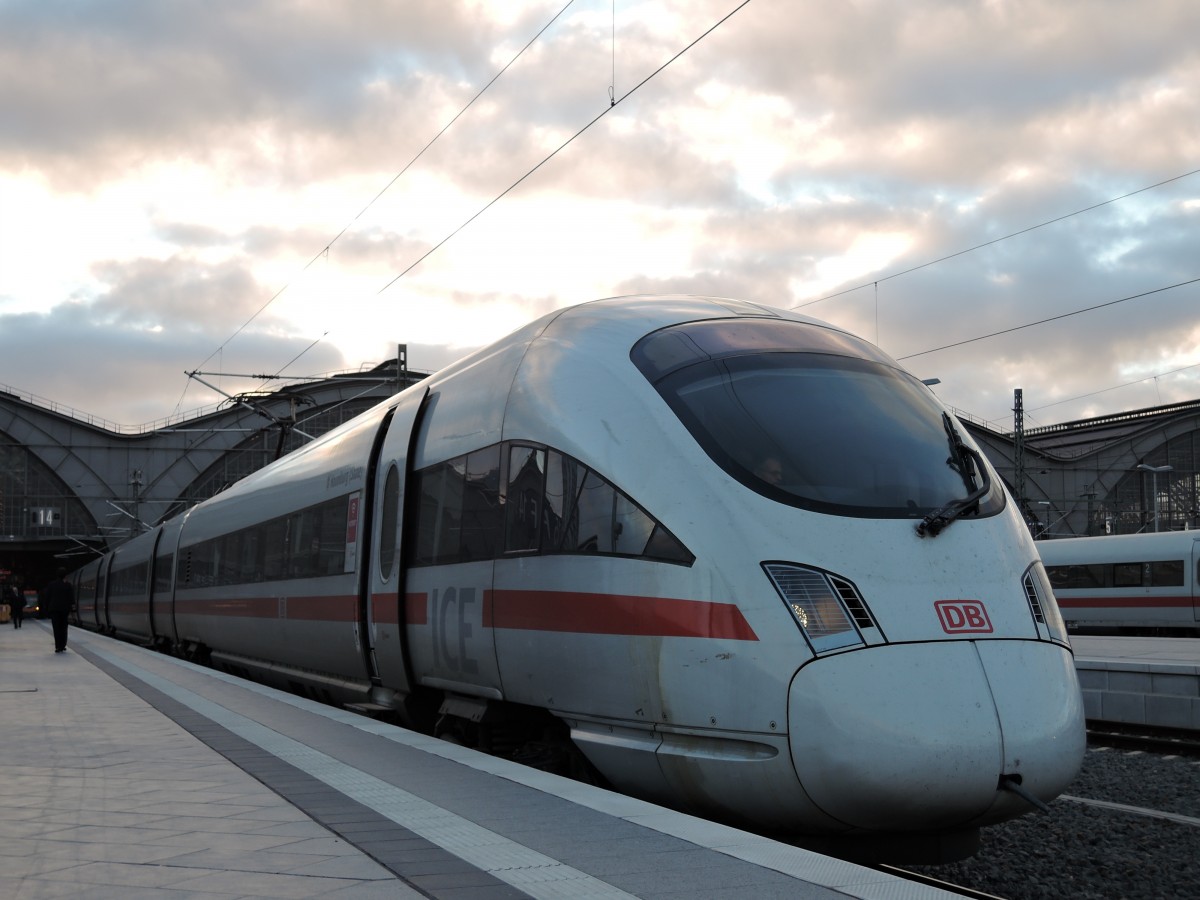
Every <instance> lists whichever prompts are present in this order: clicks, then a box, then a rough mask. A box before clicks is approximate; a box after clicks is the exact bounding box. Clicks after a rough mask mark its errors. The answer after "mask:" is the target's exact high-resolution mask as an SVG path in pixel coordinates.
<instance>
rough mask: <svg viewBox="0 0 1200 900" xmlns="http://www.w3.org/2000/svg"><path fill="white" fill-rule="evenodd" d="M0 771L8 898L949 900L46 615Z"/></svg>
mask: <svg viewBox="0 0 1200 900" xmlns="http://www.w3.org/2000/svg"><path fill="white" fill-rule="evenodd" d="M0 762H2V764H3V767H4V768H3V772H4V775H3V780H2V781H0V896H5V897H19V898H58V897H87V898H110V897H111V898H114V900H117V898H119V900H140V898H151V897H153V898H155V900H162V898H164V897H167V898H170V897H180V898H182V897H188V898H223V900H229V898H252V897H254V898H257V897H321V898H347V900H349V898H368V900H369V898H376V897H377V898H384V897H387V898H405V897H413V898H416V897H423V898H442V900H493V898H496V900H500V898H505V900H507V898H524V897H535V898H552V900H556V898H597V900H605V898H626V897H639V898H674V900H683V898H687V900H704V898H723V900H724V898H743V897H745V898H750V897H753V898H756V900H766V898H776V897H778V898H784V897H787V898H834V897H860V898H878V900H884V898H896V900H903V898H936V897H941V898H948V897H952V896H956V895H954V894H950V893H947V892H944V891H941V890H939V889H937V888H932V887H926V886H922V885H918V884H915V883H912V882H907V881H902V880H899V879H897V878H894V877H892V876H890V875H888V874H885V873H881V872H877V871H875V870H872V869H869V868H865V867H862V866H857V865H854V864H851V863H847V862H843V861H841V860H837V859H831V858H829V857H825V856H821V855H819V854H816V853H811V852H809V851H806V850H801V849H798V848H795V847H791V846H788V845H786V844H781V843H777V842H775V841H771V840H767V839H765V838H761V837H757V836H754V835H751V834H746V833H744V832H741V831H738V830H736V829H732V828H727V827H724V826H721V825H717V824H714V823H711V822H707V821H705V820H702V819H697V818H693V817H691V816H686V815H682V814H679V813H676V812H672V811H669V810H666V809H663V808H661V807H658V806H654V805H652V804H649V803H644V802H642V801H639V800H635V799H632V798H629V797H625V796H621V795H619V794H614V793H611V792H609V791H604V790H601V789H598V788H595V787H592V786H589V785H584V784H580V783H577V782H573V781H570V780H567V779H563V778H559V777H557V776H554V775H549V774H546V773H543V772H539V771H536V770H533V769H529V768H525V767H523V766H519V765H516V764H514V763H509V762H506V761H504V760H500V759H496V758H493V757H489V756H485V755H483V754H479V753H476V752H474V751H471V750H467V749H464V748H461V747H457V746H455V745H452V744H448V743H446V742H443V741H438V740H435V739H433V738H429V737H426V736H424V735H420V734H415V733H413V732H410V731H406V730H405V729H402V728H397V727H395V726H390V725H386V724H383V723H380V722H377V721H374V720H371V719H369V718H365V717H362V716H358V715H355V714H353V713H349V712H344V711H341V710H338V709H335V708H333V707H328V706H324V705H321V704H318V703H314V702H311V701H308V700H305V699H301V698H298V697H294V696H292V695H290V694H285V693H281V692H278V691H275V690H272V689H270V688H265V687H262V686H260V685H255V684H252V683H250V682H245V681H242V680H240V679H236V678H232V677H230V676H226V675H224V674H222V673H219V672H214V671H211V670H208V669H203V668H200V667H197V666H193V665H191V664H189V663H186V662H183V661H180V660H176V659H172V658H170V657H167V656H163V655H162V654H157V653H154V652H152V651H149V650H144V649H142V648H139V647H135V646H132V645H129V644H124V643H121V642H119V641H115V640H112V639H109V638H106V637H102V636H99V635H95V634H91V633H89V632H85V631H82V630H81V629H78V628H72V629H71V632H70V643H69V648H68V650H67V651H66V652H64V653H57V654H56V653H54V648H53V640H52V637H51V635H50V629H49V625H48V623H46V622H39V621H26V623H25V625H24V627H23V628H21V629H19V630H17V629H14V628H12V627H11V626H5V627H3V628H0Z"/></svg>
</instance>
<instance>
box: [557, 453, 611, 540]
mask: <svg viewBox="0 0 1200 900" xmlns="http://www.w3.org/2000/svg"><path fill="white" fill-rule="evenodd" d="M615 502H616V491H614V490H613V487H612V485H611V484H609V483H608V482H607V481H605V480H604V479H603V478H601V477H600V476H599V475H597V474H596V473H595V472H592V471H589V472H588V473H587V477H586V478H584V480H583V489H582V490H581V491H580V492H579V502H578V504H577V507H576V508H577V510H578V514H577V518H576V521H577V523H578V528H579V534H578V537H577V539H576V541H575V546H574V547H564V548H563V549H565V550H567V551H571V550H575V551H581V552H583V553H612V552H613V531H614V528H613V512H614V508H613V507H614V504H615Z"/></svg>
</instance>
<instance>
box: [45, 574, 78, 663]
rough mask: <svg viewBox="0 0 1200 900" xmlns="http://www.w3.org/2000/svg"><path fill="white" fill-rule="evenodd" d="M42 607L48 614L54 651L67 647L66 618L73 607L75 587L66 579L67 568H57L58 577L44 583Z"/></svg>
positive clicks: (60, 650) (59, 651)
mask: <svg viewBox="0 0 1200 900" xmlns="http://www.w3.org/2000/svg"><path fill="white" fill-rule="evenodd" d="M42 609H44V610H45V611H46V614H47V615H48V616H50V625H51V626H52V627H53V629H54V652H55V653H62V652H63V651H64V650H66V649H67V618H68V617H69V616H70V615H71V611H72V610H74V609H75V589H74V588H72V587H71V582H69V581H67V570H66V569H59V570H58V577H57V578H56V579H55V580H54V581H52V582H50V583H49V584H48V585H46V590H45V591H43V592H42Z"/></svg>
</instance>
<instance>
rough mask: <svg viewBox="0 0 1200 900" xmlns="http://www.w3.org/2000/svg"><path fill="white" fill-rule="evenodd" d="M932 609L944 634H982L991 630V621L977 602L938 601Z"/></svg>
mask: <svg viewBox="0 0 1200 900" xmlns="http://www.w3.org/2000/svg"><path fill="white" fill-rule="evenodd" d="M933 608H934V609H936V610H937V614H938V620H939V621H940V622H941V623H942V631H944V632H946V634H984V633H987V632H989V631H991V630H992V620H991V619H989V618H988V614H987V610H986V609H984V608H983V604H982V603H980V602H979V601H978V600H939V601H937V602H936V603H935V604H933Z"/></svg>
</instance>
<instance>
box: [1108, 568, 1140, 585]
mask: <svg viewBox="0 0 1200 900" xmlns="http://www.w3.org/2000/svg"><path fill="white" fill-rule="evenodd" d="M1113 584H1114V585H1115V586H1116V587H1141V585H1142V564H1141V563H1116V564H1115V565H1114V566H1113Z"/></svg>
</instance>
